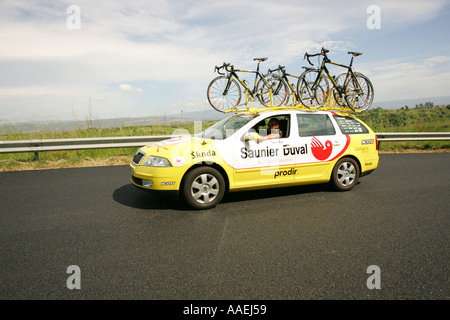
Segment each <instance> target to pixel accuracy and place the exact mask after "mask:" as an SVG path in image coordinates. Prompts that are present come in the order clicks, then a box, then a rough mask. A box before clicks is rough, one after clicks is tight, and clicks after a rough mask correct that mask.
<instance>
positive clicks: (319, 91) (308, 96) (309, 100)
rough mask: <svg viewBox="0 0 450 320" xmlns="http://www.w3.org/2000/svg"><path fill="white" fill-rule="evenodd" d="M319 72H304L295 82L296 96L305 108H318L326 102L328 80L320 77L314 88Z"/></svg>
mask: <svg viewBox="0 0 450 320" xmlns="http://www.w3.org/2000/svg"><path fill="white" fill-rule="evenodd" d="M318 75H319V72H318V71H316V70H306V71H305V72H303V73H302V74H301V75H300V77H299V79H298V82H297V94H298V96H299V97H300V101H301V102H302V104H303V105H304V106H305V107H307V108H320V107H322V106H323V105H325V103H326V102H327V98H328V80H327V79H326V77H324V76H321V78H320V79H319V81H318V82H317V85H316V86H314V83H315V82H316V79H317V76H318Z"/></svg>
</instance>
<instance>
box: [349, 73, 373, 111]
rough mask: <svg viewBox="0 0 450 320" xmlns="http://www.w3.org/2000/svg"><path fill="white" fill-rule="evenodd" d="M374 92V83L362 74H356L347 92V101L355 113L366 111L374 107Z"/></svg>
mask: <svg viewBox="0 0 450 320" xmlns="http://www.w3.org/2000/svg"><path fill="white" fill-rule="evenodd" d="M373 98H374V91H373V86H372V83H371V82H370V80H369V78H367V77H366V76H365V75H363V74H362V73H359V72H357V73H355V76H354V77H353V76H352V78H351V79H350V81H349V82H348V84H347V87H346V90H345V101H346V102H347V105H348V106H349V107H350V108H351V109H352V110H354V111H365V110H367V109H369V107H370V106H371V105H372V102H373Z"/></svg>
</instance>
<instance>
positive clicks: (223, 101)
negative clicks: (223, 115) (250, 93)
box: [207, 76, 241, 112]
mask: <svg viewBox="0 0 450 320" xmlns="http://www.w3.org/2000/svg"><path fill="white" fill-rule="evenodd" d="M227 87H228V89H227ZM207 96H208V101H209V104H210V105H211V106H212V107H213V108H214V109H216V110H217V111H219V112H225V111H227V110H230V109H233V108H235V107H237V106H238V105H239V102H240V101H241V88H240V87H239V84H238V83H237V81H236V80H234V79H232V78H231V79H230V78H229V77H228V76H219V77H217V78H215V79H214V80H213V81H211V83H210V84H209V86H208V91H207Z"/></svg>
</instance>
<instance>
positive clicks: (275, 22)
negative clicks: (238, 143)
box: [0, 0, 450, 122]
mask: <svg viewBox="0 0 450 320" xmlns="http://www.w3.org/2000/svg"><path fill="white" fill-rule="evenodd" d="M449 32H450V1H449V0H406V1H403V0H371V1H365V0H342V1H334V0H316V1H311V0H306V1H305V0H227V1H217V0H198V1H197V0H146V1H143V0H142V1H141V0H127V1H123V0H122V1H117V0H104V1H100V0H99V1H87V0H77V1H72V0H70V1H55V0H51V1H47V0H39V1H31V0H27V1H25V0H14V1H8V0H0V46H1V50H0V71H1V75H2V76H1V77H0V122H15V121H32V120H45V121H48V120H86V119H103V118H120V117H160V116H165V115H172V114H181V113H182V112H184V113H186V112H193V111H204V110H210V109H211V107H210V106H209V104H208V102H207V98H206V91H207V87H208V85H209V83H210V82H211V80H212V79H213V78H215V77H216V76H217V73H215V72H214V67H215V66H216V65H222V63H223V62H228V63H231V64H233V65H234V66H235V67H236V68H242V69H249V70H253V69H254V68H256V63H255V62H254V61H253V58H257V57H268V60H267V61H265V62H263V63H262V64H261V71H263V72H266V71H267V69H269V68H275V67H277V66H278V65H283V66H285V67H286V70H287V71H288V72H290V73H293V74H297V75H299V74H301V72H302V70H303V69H302V67H303V66H307V65H308V64H307V62H306V60H304V59H303V57H304V54H305V52H308V53H317V52H319V50H320V48H322V47H325V48H327V49H328V50H330V52H329V57H330V58H331V59H332V60H333V61H336V62H340V63H343V64H348V63H349V61H350V55H348V54H347V52H348V51H358V52H362V53H363V54H362V55H361V56H359V57H357V58H355V60H354V67H355V69H356V70H357V71H359V72H362V73H364V74H365V75H366V76H368V77H369V78H370V79H371V81H372V83H373V86H374V89H375V100H374V102H380V101H390V100H401V99H414V98H422V97H424V98H425V97H435V96H450V94H449V89H450V40H449V39H450V36H449ZM313 61H314V60H313ZM331 71H332V72H333V73H335V74H339V73H341V72H343V71H344V70H337V69H336V70H335V69H334V68H331ZM243 76H244V75H243ZM244 77H246V75H245V76H244ZM248 79H249V82H250V83H252V82H253V79H252V78H251V77H250V78H248ZM211 110H212V109H211Z"/></svg>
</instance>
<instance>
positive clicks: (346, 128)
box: [334, 116, 369, 134]
mask: <svg viewBox="0 0 450 320" xmlns="http://www.w3.org/2000/svg"><path fill="white" fill-rule="evenodd" d="M334 119H335V120H336V122H337V124H338V126H339V128H340V129H341V131H342V133H343V134H355V133H369V130H367V128H366V127H365V126H364V125H363V124H362V123H361V122H359V121H358V120H356V119H353V118H350V117H344V116H334Z"/></svg>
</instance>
